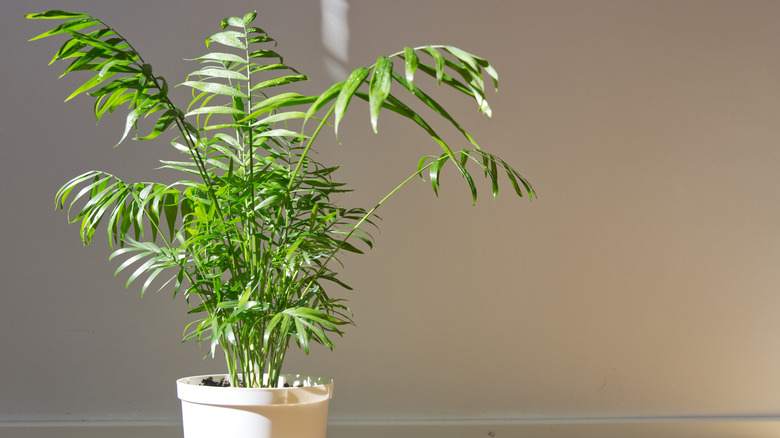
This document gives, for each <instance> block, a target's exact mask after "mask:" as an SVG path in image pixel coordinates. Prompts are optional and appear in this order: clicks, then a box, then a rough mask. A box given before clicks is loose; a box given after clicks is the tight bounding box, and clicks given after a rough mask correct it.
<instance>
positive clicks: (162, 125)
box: [134, 109, 179, 140]
mask: <svg viewBox="0 0 780 438" xmlns="http://www.w3.org/2000/svg"><path fill="white" fill-rule="evenodd" d="M178 115H179V110H178V109H169V110H168V111H166V112H164V113H163V114H162V115H161V116H160V118H159V119H157V123H155V124H154V128H153V129H152V132H150V133H149V135H146V136H144V137H135V138H134V140H151V139H153V138H155V137H157V136H159V135H160V134H162V133H163V132H164V131H165V130H166V129H168V128H169V127H170V126H171V124H173V122H175V121H176V117H177V116H178Z"/></svg>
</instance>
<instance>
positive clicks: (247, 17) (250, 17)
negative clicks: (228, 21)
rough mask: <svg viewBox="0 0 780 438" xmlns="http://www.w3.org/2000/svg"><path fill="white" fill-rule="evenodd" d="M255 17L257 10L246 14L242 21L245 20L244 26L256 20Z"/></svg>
mask: <svg viewBox="0 0 780 438" xmlns="http://www.w3.org/2000/svg"><path fill="white" fill-rule="evenodd" d="M255 17H257V11H252V12H249V13H248V14H246V15H244V18H242V21H243V22H244V26H249V24H250V23H252V22H253V21H255Z"/></svg>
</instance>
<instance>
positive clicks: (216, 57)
mask: <svg viewBox="0 0 780 438" xmlns="http://www.w3.org/2000/svg"><path fill="white" fill-rule="evenodd" d="M187 61H222V62H237V63H240V64H246V59H244V58H242V57H240V56H238V55H234V54H232V53H220V52H214V53H207V54H205V55H203V56H200V57H197V58H194V59H187Z"/></svg>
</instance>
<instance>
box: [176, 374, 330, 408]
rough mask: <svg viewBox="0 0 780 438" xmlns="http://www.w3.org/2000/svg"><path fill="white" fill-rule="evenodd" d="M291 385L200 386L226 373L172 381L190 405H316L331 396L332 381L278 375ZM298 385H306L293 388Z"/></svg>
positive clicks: (180, 395)
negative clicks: (203, 382) (251, 386)
mask: <svg viewBox="0 0 780 438" xmlns="http://www.w3.org/2000/svg"><path fill="white" fill-rule="evenodd" d="M281 376H282V377H284V378H285V379H286V381H287V382H288V383H290V385H291V386H289V387H280V388H232V387H217V386H201V385H200V384H201V382H202V381H203V379H207V378H209V377H213V378H215V379H221V378H223V377H224V378H226V377H227V374H205V375H202V376H191V377H183V378H181V379H178V380H177V381H176V388H177V393H178V397H179V399H181V400H182V401H186V402H191V403H201V404H211V405H224V406H258V405H294V404H308V403H318V402H323V401H327V400H330V399H331V398H332V397H333V379H330V378H325V377H316V376H309V375H306V374H282V375H281ZM299 383H303V384H304V385H309V386H303V387H299V386H295V385H298V384H299Z"/></svg>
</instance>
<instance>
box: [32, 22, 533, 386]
mask: <svg viewBox="0 0 780 438" xmlns="http://www.w3.org/2000/svg"><path fill="white" fill-rule="evenodd" d="M256 15H257V14H256V13H255V12H252V13H249V14H246V15H245V16H243V17H229V18H226V19H225V20H223V21H222V29H221V31H219V32H217V33H215V34H213V35H211V36H209V37H208V38H207V39H206V46H207V47H209V48H211V47H212V45H214V46H216V47H219V49H211V50H217V51H212V52H209V53H207V54H205V55H203V56H200V57H198V58H195V59H194V60H192V61H195V62H198V63H199V64H200V68H199V69H198V70H196V71H194V72H193V73H191V74H190V75H189V76H188V78H187V80H186V81H185V82H183V83H182V84H180V86H183V87H188V88H190V89H191V90H192V101H191V103H190V104H189V105H188V106H187V109H186V111H185V110H183V109H180V107H179V106H176V105H175V104H174V103H173V102H172V101H171V100H170V98H169V95H168V92H169V85H168V83H167V81H166V80H165V79H164V78H163V77H162V76H159V75H156V74H155V73H154V72H153V70H152V67H151V65H149V64H147V63H145V62H144V60H143V59H142V58H141V56H140V54H139V53H138V52H137V51H136V50H135V49H134V48H133V46H132V45H131V44H130V43H129V42H128V41H127V40H126V39H125V38H124V37H122V36H121V35H119V33H117V32H116V31H115V30H114V29H113V28H111V27H109V26H108V25H106V24H105V23H103V22H102V21H100V20H98V19H96V18H93V17H91V16H89V15H86V14H78V13H73V12H65V11H48V12H44V13H41V14H30V15H27V18H31V19H56V20H64V21H62V22H61V23H60V24H59V25H57V26H56V27H54V28H52V29H51V30H49V31H46V32H44V33H42V34H40V35H38V36H37V37H35V38H33V40H35V39H39V38H44V37H50V36H55V35H61V36H64V37H65V38H66V41H65V42H64V43H63V45H62V46H61V47H60V49H59V50H58V51H57V53H56V54H55V55H54V58H53V59H52V62H54V61H60V60H62V61H67V62H69V63H70V64H69V65H68V66H67V68H66V69H65V71H64V73H63V75H65V74H69V73H73V72H87V73H89V74H90V75H91V76H90V77H89V78H88V79H87V80H86V81H85V82H84V83H83V84H82V85H81V86H79V87H78V88H77V89H76V90H75V91H73V93H72V94H71V95H70V96H68V98H67V99H66V100H70V99H71V98H73V97H75V96H77V95H81V94H84V93H87V94H88V95H89V96H92V97H93V98H94V108H93V111H94V114H95V117H96V118H97V120H98V121H100V120H101V118H102V117H103V116H104V115H105V114H106V113H107V112H108V113H113V112H114V111H117V110H118V109H120V108H123V109H124V110H125V111H127V116H126V123H125V127H124V130H123V133H122V136H121V137H120V139H119V143H121V142H122V141H124V140H125V139H126V138H127V137H128V136H129V135H131V134H132V138H133V139H135V140H151V139H154V138H157V137H159V136H160V135H162V134H163V133H167V132H168V131H171V130H173V131H175V132H176V133H177V134H178V137H176V138H175V139H174V140H173V142H172V145H173V147H174V148H176V149H177V150H179V151H180V152H182V154H183V157H182V159H181V160H180V161H162V164H163V167H164V168H168V169H174V170H177V171H181V172H183V173H184V174H185V175H186V178H193V180H190V179H184V180H181V181H178V182H176V183H173V184H168V185H164V184H157V183H128V182H125V181H122V180H121V179H119V178H117V177H116V176H114V175H110V174H108V173H106V172H100V171H90V172H87V173H85V174H83V175H80V176H77V177H76V178H74V179H72V180H71V181H69V182H68V183H66V184H65V185H64V186H63V187H62V188H61V189H60V190H59V191H58V192H57V194H56V197H55V202H56V205H57V207H58V208H60V209H65V208H67V211H68V219H69V220H70V221H71V222H74V223H79V224H80V228H79V231H80V234H81V239H82V241H83V242H84V244H89V243H90V242H91V241H92V238H93V236H94V233H95V232H96V231H97V229H98V226H99V225H100V223H101V222H102V223H103V226H105V227H106V230H107V236H108V241H109V244H110V245H111V248H112V250H113V253H112V254H111V259H114V258H116V259H118V260H121V263H120V265H119V267H118V268H117V269H116V273H117V274H118V273H119V272H122V271H125V270H127V271H128V272H130V275H129V278H128V280H127V285H128V286H129V285H130V283H132V282H134V281H138V282H141V281H142V282H143V284H142V286H141V293H142V294H143V293H145V292H146V291H147V290H148V289H149V288H150V287H151V285H152V283H153V282H154V281H155V280H156V279H158V278H159V280H158V282H157V283H162V284H161V285H160V286H158V287H157V288H158V290H159V289H163V288H165V287H172V289H173V294H174V296H175V295H177V294H180V293H181V294H183V295H184V297H185V298H186V300H187V302H188V303H189V304H190V307H191V311H190V313H191V314H193V315H196V318H197V319H196V320H195V321H193V322H192V323H191V324H189V325H188V326H187V328H186V329H185V339H193V340H196V341H198V342H207V343H209V344H210V347H211V354H212V355H213V354H214V353H215V352H216V349H217V347H221V348H222V350H223V351H224V353H225V358H226V361H227V365H228V369H229V372H230V375H231V381H232V384H233V385H245V386H253V387H257V386H261V385H270V386H275V385H276V382H277V377H278V375H279V373H280V369H281V365H282V362H283V360H284V356H285V353H286V351H287V347H288V346H289V344H290V342H291V341H292V340H295V342H296V343H297V345H298V346H299V347H300V348H302V349H303V350H304V351H305V352H306V353H308V352H309V348H310V345H311V343H317V344H322V345H324V346H326V347H328V348H331V349H332V348H333V347H334V344H333V342H332V340H331V337H332V336H333V335H334V334H335V335H341V334H342V331H341V327H342V326H344V325H345V324H349V323H351V322H352V321H351V319H350V316H351V313H350V311H349V309H348V308H347V307H346V306H345V304H344V301H343V300H341V299H336V298H331V297H330V295H329V294H328V291H329V290H330V288H331V287H333V286H336V287H343V288H347V289H349V286H347V285H346V284H344V283H343V282H341V281H340V280H339V278H338V273H337V272H336V271H335V270H333V269H332V268H331V266H332V262H334V261H335V262H336V263H338V264H340V262H339V259H338V256H339V254H343V253H344V252H345V251H346V252H353V253H362V252H363V251H362V250H361V249H360V247H361V246H362V247H368V248H370V247H371V246H372V242H373V241H372V238H371V235H370V234H369V233H368V232H367V231H366V229H365V226H367V225H373V222H372V221H371V218H372V217H373V214H374V212H375V210H376V209H377V208H378V207H380V206H381V205H382V203H383V202H384V201H385V200H386V199H387V198H389V197H390V196H392V195H393V194H394V193H396V192H397V191H398V190H400V189H401V188H402V187H404V186H405V185H406V184H407V183H408V182H409V181H411V180H412V179H413V178H414V177H415V176H417V175H419V176H421V177H422V176H424V174H425V173H426V172H427V173H428V175H429V178H430V182H431V186H432V188H433V190H434V192H436V193H437V194H438V190H439V181H440V173H441V170H442V168H443V167H444V166H445V165H446V164H447V163H450V164H451V165H453V166H454V167H455V168H456V169H457V170H458V172H459V173H460V174H461V175H462V176H463V177H464V179H465V181H466V182H467V184H468V186H469V190H470V192H471V196H472V202H476V200H477V188H476V185H475V183H474V178H473V177H472V175H471V173H470V172H469V170H467V166H469V165H471V166H476V167H477V168H478V169H479V170H480V171H481V173H483V174H484V176H485V177H486V178H488V179H489V180H490V183H491V187H492V192H493V196H496V195H497V194H498V187H499V186H498V182H499V177H500V176H501V174H504V175H505V176H506V177H507V179H508V180H509V181H510V183H511V185H512V187H513V189H514V191H515V193H516V194H517V195H519V196H521V197H523V196H529V197H533V196H534V192H533V189H532V188H531V186H530V184H529V183H528V182H527V181H526V180H525V179H523V178H522V177H521V176H520V175H519V174H518V173H517V171H515V170H514V169H513V168H512V167H511V166H510V165H509V164H507V163H506V162H505V161H503V160H502V159H500V158H499V157H496V156H494V155H491V154H489V153H487V152H484V151H482V150H481V149H480V148H479V146H478V145H477V143H476V142H475V141H474V139H473V138H472V137H471V135H469V133H468V132H466V130H465V129H463V128H462V127H461V125H460V124H459V123H458V122H456V121H455V120H454V119H453V118H452V117H451V116H450V114H449V113H448V112H447V111H446V110H445V109H444V108H443V107H442V106H441V105H440V104H439V103H437V102H436V101H435V100H434V99H433V98H431V97H430V96H429V95H428V94H427V93H425V92H423V90H421V89H420V88H419V87H418V85H417V84H415V82H414V77H415V74H417V73H419V72H422V73H423V74H425V75H428V76H430V77H432V78H435V80H436V82H437V83H438V84H439V85H444V86H446V87H449V88H451V89H453V90H454V91H456V92H459V93H462V94H465V95H466V96H469V97H471V98H473V99H475V101H476V103H477V106H478V108H479V110H480V111H481V112H483V113H485V114H486V115H488V116H490V114H491V110H490V107H489V106H488V104H487V101H486V100H485V84H484V82H485V81H484V79H485V78H484V75H485V74H487V76H489V78H490V79H491V80H492V81H493V83H494V85H495V86H497V84H498V82H497V81H498V76H497V74H496V72H495V70H494V69H493V67H492V66H491V65H490V64H489V63H488V61H486V60H485V59H483V58H480V57H478V56H475V55H472V54H470V53H467V52H464V51H462V50H460V49H457V48H455V47H450V46H425V47H418V48H410V47H405V48H404V49H403V51H401V52H399V53H396V54H393V55H390V56H383V57H380V58H378V60H377V62H376V64H374V65H373V66H371V67H368V68H359V69H356V70H355V71H354V72H352V74H351V75H350V76H349V77H348V78H347V79H346V80H345V81H343V82H339V83H337V84H334V85H333V86H331V87H330V88H328V89H327V90H326V91H324V92H323V93H322V94H320V95H315V96H307V95H302V94H298V93H295V92H293V91H285V90H286V89H287V88H288V86H289V85H291V84H295V83H296V82H299V81H304V80H307V78H306V76H304V75H302V74H300V73H299V72H298V71H296V70H295V69H293V68H292V67H289V66H287V65H286V64H284V61H283V59H282V57H281V56H280V55H279V54H278V53H276V52H275V51H273V50H271V49H270V48H269V47H270V46H271V45H272V44H274V40H273V39H272V38H271V37H269V36H268V35H267V34H266V33H265V32H264V31H263V30H262V29H259V28H257V27H253V26H251V24H252V22H253V20H254V19H255V18H256ZM222 50H225V51H222ZM445 55H446V56H445ZM426 57H428V58H430V59H431V60H432V63H430V64H426V63H424V62H423V61H422V59H427V58H426ZM399 64H402V70H403V75H401V74H398V73H396V72H395V71H394V66H396V65H399ZM394 84H399V85H400V88H398V87H396V89H393V85H394ZM274 91H279V92H278V93H276V94H272V92H274ZM393 91H397V92H400V93H406V92H408V93H409V95H410V96H412V97H413V98H414V99H416V100H418V101H420V102H422V103H423V104H424V105H425V106H427V107H428V108H429V109H430V110H432V112H433V113H434V114H436V115H438V116H441V117H442V118H443V119H444V120H447V121H448V122H449V123H451V124H452V126H454V127H455V128H456V129H457V131H459V132H460V133H461V134H462V135H463V136H464V137H465V139H466V140H467V141H468V142H469V144H470V145H471V147H472V149H464V150H459V151H453V149H451V148H450V146H449V144H448V143H446V142H445V141H444V140H443V139H442V137H441V136H439V135H438V134H437V133H436V132H435V131H434V130H433V128H432V127H431V126H430V125H429V124H428V123H427V122H426V121H425V120H424V119H423V118H422V117H421V116H420V115H419V114H418V113H417V112H415V111H414V110H412V109H411V108H410V107H409V106H408V105H406V104H405V103H403V102H402V101H401V99H400V98H399V97H398V96H397V95H396V94H393ZM354 97H357V98H358V99H361V100H364V101H366V102H368V106H369V115H370V121H371V125H372V127H373V129H374V131H377V126H378V120H379V114H380V111H381V110H382V109H386V110H389V111H391V112H393V113H396V114H398V115H400V116H403V117H405V118H407V119H409V120H410V121H412V122H414V123H415V124H416V125H418V126H419V127H421V128H422V129H424V130H425V131H426V132H427V133H428V134H429V135H430V136H431V138H433V139H434V141H436V143H437V144H438V145H439V147H440V148H441V149H442V153H441V154H440V155H426V156H424V157H423V158H422V159H421V160H420V161H419V163H418V167H417V170H416V171H414V172H413V173H412V174H411V175H410V176H409V177H408V178H406V179H405V180H403V181H402V182H401V183H400V184H399V185H398V186H397V187H396V188H395V189H394V190H393V191H391V192H390V193H389V194H387V196H385V197H384V198H383V199H382V200H380V201H379V202H378V203H377V204H376V205H375V206H374V207H373V208H371V209H370V210H366V209H363V208H347V207H343V206H340V205H337V204H336V203H335V198H336V197H337V195H338V194H340V193H344V192H347V191H349V189H347V188H346V187H345V186H344V184H343V183H339V182H336V181H335V180H334V179H333V175H334V172H335V171H336V170H337V167H327V166H325V165H323V164H320V163H318V162H317V161H315V160H314V159H312V157H311V154H310V151H311V148H312V145H313V144H314V142H315V140H316V139H317V138H318V136H319V134H320V132H321V131H322V129H323V127H325V126H326V125H328V124H329V123H332V125H333V128H334V133H338V128H339V125H340V122H341V121H342V120H343V118H344V116H345V114H346V112H347V109H348V108H349V105H350V103H351V102H352V100H353V98H354ZM144 119H145V120H149V121H150V122H148V123H149V125H150V126H151V128H146V129H145V130H143V129H140V128H139V124H140V122H141V121H142V120H144ZM331 120H332V122H331ZM307 122H316V127H315V128H314V129H309V130H307V129H306V126H307ZM263 373H268V376H269V377H268V380H267V382H265V383H264V382H263ZM239 376H242V378H243V381H241V382H240V381H239V378H240V377H239Z"/></svg>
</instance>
